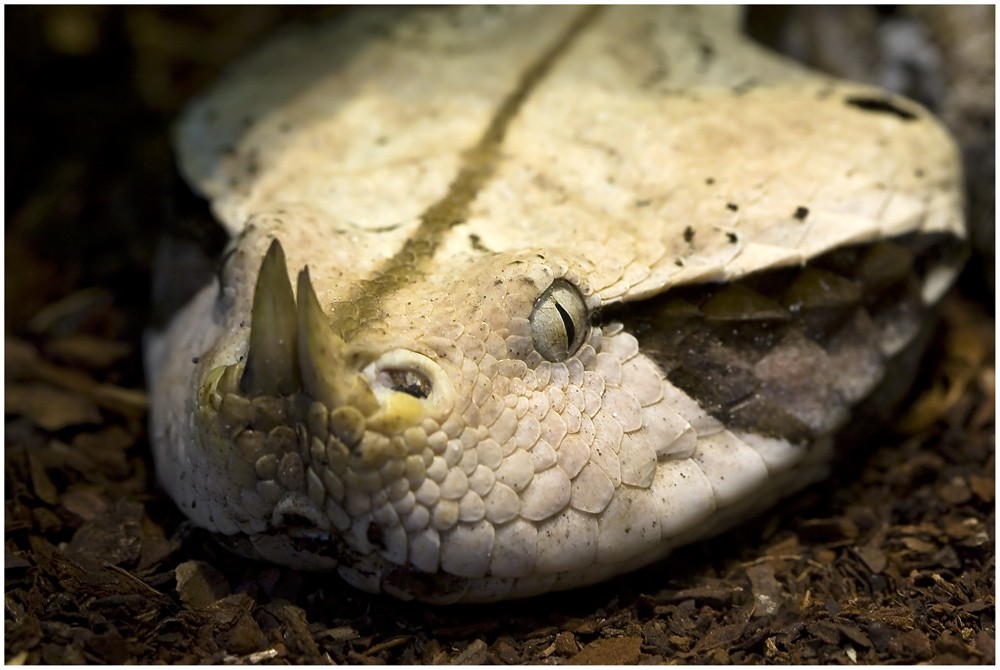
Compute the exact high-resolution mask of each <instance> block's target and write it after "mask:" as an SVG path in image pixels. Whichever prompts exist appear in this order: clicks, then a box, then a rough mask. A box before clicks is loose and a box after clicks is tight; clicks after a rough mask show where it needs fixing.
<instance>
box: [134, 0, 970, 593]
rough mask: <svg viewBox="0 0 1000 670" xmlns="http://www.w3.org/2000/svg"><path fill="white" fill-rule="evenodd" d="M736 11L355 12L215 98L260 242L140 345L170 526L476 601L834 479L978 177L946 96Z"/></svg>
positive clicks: (371, 580)
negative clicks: (169, 501) (965, 161)
mask: <svg viewBox="0 0 1000 670" xmlns="http://www.w3.org/2000/svg"><path fill="white" fill-rule="evenodd" d="M738 23H739V15H738V12H736V11H734V10H731V9H728V8H720V7H707V8H698V9H695V8H680V7H669V8H648V7H642V8H618V7H616V8H606V9H593V8H587V9H580V8H572V7H546V8H528V7H510V8H502V9H486V8H448V9H431V10H412V11H409V10H408V11H402V10H393V11H389V10H379V9H370V10H369V9H366V10H357V11H355V12H353V13H351V14H350V15H349V16H348V17H347V18H346V19H344V20H342V21H339V22H337V23H336V24H335V25H331V26H319V27H312V28H309V29H304V30H301V31H297V32H294V33H290V34H287V35H285V36H284V37H282V38H280V39H278V40H277V41H275V42H274V43H272V44H270V45H269V46H267V47H265V48H264V49H263V50H262V51H260V52H259V53H258V54H256V55H254V56H251V57H250V58H249V59H247V60H246V61H245V62H243V63H240V64H238V65H237V66H235V67H234V68H233V69H232V70H231V71H230V72H229V73H228V75H227V76H226V77H225V78H224V79H223V80H222V81H221V82H220V83H219V84H218V85H217V86H216V87H215V88H214V89H212V90H211V91H210V92H208V93H207V94H206V95H205V96H203V97H202V98H201V99H199V100H197V101H195V102H194V103H192V105H191V106H190V107H189V108H188V110H187V112H186V113H185V116H184V118H183V119H182V120H181V123H180V124H179V126H178V133H177V147H178V153H179V156H180V163H181V168H182V171H183V173H184V174H185V176H186V178H187V179H188V180H189V182H190V183H191V184H192V185H193V186H194V187H195V188H196V189H197V190H199V191H200V192H201V193H203V194H204V195H205V196H206V197H208V198H209V199H210V201H211V203H212V207H213V210H214V212H215V213H216V215H217V216H218V218H219V219H220V221H221V222H222V223H223V225H225V226H226V228H227V229H228V230H229V231H230V232H231V233H232V235H233V238H232V243H231V245H230V247H229V249H228V251H227V253H226V255H225V257H224V259H223V262H222V266H221V270H220V276H219V279H218V281H217V282H216V283H215V284H213V285H212V286H209V287H206V288H205V289H204V290H203V291H202V292H201V293H199V294H198V295H197V296H196V297H195V298H194V299H193V300H192V301H191V303H190V304H189V305H188V306H187V307H186V308H185V309H184V310H183V312H181V313H180V314H179V315H178V316H177V317H176V318H175V319H174V321H173V322H172V323H171V325H170V326H169V327H168V328H167V329H166V330H165V331H164V332H162V333H159V334H158V335H157V336H156V337H154V338H152V340H151V344H150V346H149V348H148V350H147V368H148V371H149V378H150V380H151V382H150V383H151V393H152V398H153V411H152V426H151V433H152V440H153V447H154V453H155V457H156V465H157V470H158V475H159V478H160V480H161V481H162V483H163V485H164V486H165V488H166V489H167V491H168V492H169V493H170V495H171V496H172V497H173V498H174V500H175V501H176V502H177V504H178V505H179V506H180V508H181V509H182V510H183V511H184V512H185V513H186V514H187V515H188V516H189V517H190V518H191V519H192V520H193V521H194V522H195V523H197V524H198V525H200V526H203V527H205V528H207V529H209V530H211V531H213V532H214V533H216V534H217V535H218V536H219V537H220V538H223V539H224V540H225V541H226V543H227V544H228V545H229V546H231V547H233V548H234V549H236V550H237V551H240V552H243V553H245V554H247V555H250V556H254V557H258V558H263V559H266V560H269V561H273V562H276V563H280V564H284V565H287V566H293V567H298V568H302V569H307V570H334V571H337V572H338V573H339V574H340V575H341V576H342V577H343V578H344V579H345V580H346V581H347V582H348V583H350V584H352V585H354V586H356V587H358V588H360V589H363V590H366V591H370V592H383V593H387V594H390V595H393V596H396V597H400V598H404V599H414V598H415V599H419V600H424V601H428V602H435V603H451V602H459V601H465V602H476V601H492V600H500V599H505V598H517V597H525V596H530V595H534V594H537V593H541V592H545V591H550V590H557V589H566V588H571V587H575V586H580V585H584V584H589V583H594V582H597V581H600V580H603V579H607V578H609V577H610V576H613V575H615V574H618V573H621V572H624V571H628V570H631V569H634V568H637V567H639V566H642V565H646V564H648V563H650V562H653V561H656V560H658V559H660V558H662V557H663V556H665V555H666V554H667V553H668V552H669V551H670V550H671V549H672V548H674V547H676V546H678V545H680V544H683V543H687V542H691V541H694V540H697V539H699V538H702V537H706V536H708V535H711V534H713V533H716V532H719V531H720V530H722V529H723V528H725V527H727V526H729V525H731V524H733V523H735V522H738V521H739V520H741V519H743V518H745V517H746V516H748V515H750V514H753V513H755V512H757V511H759V510H761V509H763V508H765V507H767V506H769V505H771V504H773V503H774V501H776V500H777V499H778V498H780V497H782V496H785V495H788V494H789V493H791V492H793V491H795V490H797V489H799V488H801V487H803V486H805V485H807V484H808V483H810V482H812V481H815V480H816V479H818V478H819V477H822V476H823V475H824V474H825V473H826V470H827V468H828V463H829V459H830V455H831V450H832V448H833V447H832V445H833V440H832V437H831V436H832V435H834V434H835V433H836V432H837V431H839V430H840V429H842V428H843V427H844V426H845V425H846V424H848V423H849V422H851V421H852V417H854V422H855V423H857V422H859V421H860V420H861V419H860V418H859V417H861V416H863V415H862V414H859V410H857V409H856V406H857V405H858V403H860V402H861V401H862V400H863V399H864V398H866V397H868V396H870V395H871V394H872V392H873V391H874V392H875V394H876V396H877V398H876V402H875V403H874V405H870V406H875V407H883V406H885V405H886V404H887V401H886V399H891V398H892V397H893V396H896V395H898V393H899V389H900V388H902V387H903V386H904V385H905V379H904V377H905V375H904V374H903V372H904V371H905V370H906V368H907V365H908V364H909V363H908V362H907V360H908V359H906V358H905V356H907V355H909V352H911V351H913V350H915V348H916V345H917V344H918V343H919V340H920V339H921V333H922V332H924V330H925V329H924V327H923V326H924V324H925V323H926V321H927V317H928V315H929V313H930V311H931V309H932V307H933V305H934V304H935V303H936V302H937V301H938V299H939V298H940V296H941V295H942V294H943V293H944V291H945V290H946V289H947V288H948V286H949V285H950V284H951V282H952V280H953V278H954V277H955V275H956V274H957V272H958V270H959V268H960V266H961V260H962V240H963V239H964V235H965V233H964V229H963V221H962V197H961V189H960V183H961V170H960V163H959V158H958V154H957V151H956V149H955V147H954V144H953V143H952V141H951V139H950V138H949V137H948V135H947V133H946V132H945V131H944V130H943V129H942V127H941V126H940V124H939V123H938V122H937V121H936V120H934V119H933V118H932V117H931V116H930V115H929V114H928V113H927V112H926V111H925V110H924V109H922V108H921V107H920V106H918V105H916V104H915V103H913V102H911V101H908V100H905V99H902V98H899V97H897V96H893V95H891V94H888V93H886V92H883V91H880V90H877V89H873V88H871V87H866V86H861V85H857V84H851V83H847V82H841V81H837V80H833V79H830V78H828V77H825V76H822V75H818V74H815V73H812V72H809V71H807V70H805V69H803V68H802V67H800V66H798V65H795V64H793V63H791V62H789V61H786V60H784V59H782V58H780V57H778V56H775V55H772V54H770V53H767V52H766V51H765V50H763V49H762V48H760V47H758V46H756V45H754V44H752V43H750V42H749V41H748V40H746V39H745V38H743V37H742V36H740V35H739V32H738ZM900 356H903V357H904V358H903V359H900ZM899 360H902V361H903V363H898V362H895V361H899ZM879 398H881V399H882V400H879ZM864 416H867V415H864Z"/></svg>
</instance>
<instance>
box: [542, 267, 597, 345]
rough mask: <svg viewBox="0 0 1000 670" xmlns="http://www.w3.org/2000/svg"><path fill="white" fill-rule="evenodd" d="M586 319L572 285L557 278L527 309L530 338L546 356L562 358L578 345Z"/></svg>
mask: <svg viewBox="0 0 1000 670" xmlns="http://www.w3.org/2000/svg"><path fill="white" fill-rule="evenodd" d="M589 329H590V323H589V320H588V315H587V306H586V305H584V303H583V297H582V296H581V295H580V292H579V291H578V290H577V288H576V287H575V286H573V285H572V284H570V283H569V282H568V281H565V280H563V279H557V280H555V281H554V282H552V285H551V286H549V287H548V288H547V289H545V293H543V294H542V295H541V296H539V298H538V300H536V301H535V307H534V309H532V311H531V338H532V339H533V340H534V342H535V350H536V351H537V352H538V353H540V354H541V355H542V357H543V358H545V359H546V360H549V361H552V362H553V363H558V362H560V361H564V360H566V359H567V358H569V357H570V356H572V355H573V354H575V353H576V350H577V349H579V348H580V345H581V344H583V341H584V340H585V339H586V337H587V331H588V330H589Z"/></svg>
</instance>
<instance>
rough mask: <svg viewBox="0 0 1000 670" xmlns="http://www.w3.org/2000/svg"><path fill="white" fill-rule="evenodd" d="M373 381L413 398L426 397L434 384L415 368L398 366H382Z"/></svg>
mask: <svg viewBox="0 0 1000 670" xmlns="http://www.w3.org/2000/svg"><path fill="white" fill-rule="evenodd" d="M375 383H376V384H378V385H379V386H382V387H385V388H391V389H392V390H393V391H398V392H400V393H407V394H409V395H411V396H413V397H414V398H426V397H427V396H429V395H430V394H431V392H432V391H433V390H434V385H433V384H432V383H431V380H429V379H428V378H427V377H425V376H424V375H423V374H421V373H420V372H417V371H416V370H405V369H400V368H383V369H382V370H379V374H378V377H376V379H375Z"/></svg>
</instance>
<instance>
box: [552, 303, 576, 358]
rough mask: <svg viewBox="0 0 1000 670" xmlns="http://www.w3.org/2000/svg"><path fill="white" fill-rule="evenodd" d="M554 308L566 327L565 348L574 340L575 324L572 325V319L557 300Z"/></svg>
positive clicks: (571, 344) (567, 348)
mask: <svg viewBox="0 0 1000 670" xmlns="http://www.w3.org/2000/svg"><path fill="white" fill-rule="evenodd" d="M556 310H558V312H559V316H561V317H562V320H563V327H565V328H566V350H567V351H569V348H570V347H571V346H573V342H575V341H576V326H574V325H573V319H571V318H570V316H569V312H567V311H566V310H565V309H563V306H562V305H560V304H559V303H558V302H557V303H556Z"/></svg>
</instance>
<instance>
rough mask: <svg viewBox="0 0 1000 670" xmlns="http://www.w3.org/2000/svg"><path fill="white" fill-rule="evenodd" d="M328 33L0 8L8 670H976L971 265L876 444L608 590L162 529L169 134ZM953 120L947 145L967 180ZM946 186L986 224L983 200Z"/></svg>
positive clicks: (179, 225) (208, 239)
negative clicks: (218, 80) (274, 560)
mask: <svg viewBox="0 0 1000 670" xmlns="http://www.w3.org/2000/svg"><path fill="white" fill-rule="evenodd" d="M852 11H853V10H852ZM336 12H337V10H319V9H312V8H307V9H291V10H277V9H273V8H260V7H258V8H252V9H246V8H243V9H240V8H205V9H155V8H145V7H141V8H121V7H114V8H88V7H70V8H27V7H17V8H11V9H9V10H7V11H6V16H5V18H6V30H7V34H6V38H7V39H6V47H5V49H6V57H7V70H6V72H7V86H6V92H7V96H8V97H7V100H8V103H7V107H6V113H7V133H6V140H7V149H8V152H7V170H6V184H5V187H6V196H7V197H6V212H5V213H6V217H7V227H6V231H5V279H6V283H5V286H6V293H5V307H6V313H5V347H4V361H5V369H4V384H5V388H4V404H5V458H4V474H5V477H4V485H5V496H4V505H5V507H4V511H5V516H4V519H5V545H4V575H5V586H4V604H5V617H4V632H5V645H4V659H5V661H6V662H7V663H14V664H22V663H32V664H35V663H51V664H56V663H59V664H61V663H116V664H121V663H151V662H166V663H203V662H209V663H237V662H238V663H293V662H294V663H299V662H305V663H316V664H324V663H338V664H340V663H354V664H381V663H452V664H454V663H458V664H479V663H504V664H515V663H534V664H562V663H572V664H592V663H593V664H596V663H658V662H666V663H714V664H726V663H842V664H856V663H918V662H930V663H982V664H993V663H994V662H995V611H996V610H995V603H996V601H995V588H996V586H995V579H994V575H995V553H994V547H995V525H996V524H995V502H994V496H995V490H996V487H995V481H994V478H995V456H994V443H995V415H994V408H995V367H994V365H995V364H994V342H995V335H994V318H993V313H992V304H993V300H994V297H993V296H994V288H993V278H992V256H991V255H990V254H985V255H983V254H979V255H977V256H976V258H975V261H974V263H973V265H972V266H970V269H969V270H968V272H967V273H966V275H965V276H964V277H963V280H962V281H961V282H960V287H959V289H958V290H956V291H954V292H953V293H952V294H951V295H949V297H948V298H947V300H946V303H945V304H944V306H943V310H942V312H943V319H942V325H941V328H940V329H939V333H938V335H937V336H936V337H935V341H934V344H933V346H932V350H931V352H930V355H929V357H928V360H927V362H926V365H925V367H924V369H923V371H922V373H921V382H920V385H919V387H918V390H917V391H915V393H914V395H913V397H912V398H911V400H910V403H909V410H908V411H907V412H906V413H905V414H904V415H903V416H902V417H901V418H900V420H899V422H898V424H897V425H896V426H895V430H894V431H893V432H892V433H890V434H889V435H887V436H886V437H884V438H880V439H879V440H878V441H877V443H876V444H873V445H869V446H863V447H855V448H854V449H853V450H852V451H851V452H850V454H851V455H850V456H849V457H846V458H843V459H842V462H840V463H838V464H837V466H836V468H835V471H834V475H833V476H832V477H831V478H830V479H828V480H826V481H824V482H822V483H820V484H817V485H814V486H812V487H810V488H809V489H807V490H806V491H804V492H802V493H801V494H799V495H796V496H794V497H793V498H791V499H789V500H787V501H785V502H783V503H781V504H780V505H779V506H778V507H776V508H775V509H773V510H771V511H770V512H768V513H766V514H764V515H763V516H761V517H759V518H758V519H756V520H754V521H752V522H749V523H747V524H744V525H743V526H741V527H740V528H738V529H736V530H734V531H732V532H730V533H727V534H726V535H724V536H722V537H720V538H717V539H715V540H712V541H709V542H704V543H701V544H697V545H694V546H691V547H687V548H684V549H682V550H679V551H677V552H675V554H674V555H673V556H671V557H669V558H668V559H667V560H665V561H663V562H661V563H658V564H656V565H653V566H650V567H648V568H646V569H644V570H641V571H639V572H637V573H634V574H631V575H626V576H623V577H621V578H618V579H615V580H613V581H611V582H608V583H606V584H601V585H598V586H595V587H591V588H588V589H581V590H577V591H572V592H567V593H558V594H552V595H548V596H543V597H539V598H535V599H532V600H528V601H522V602H513V603H502V604H497V605H488V606H464V607H450V608H439V607H429V606H422V605H413V604H405V603H399V602H396V601H392V600H389V599H385V598H380V597H372V596H367V595H365V594H361V593H358V592H356V591H354V590H352V589H351V588H349V587H347V586H346V585H345V584H343V583H342V582H341V581H340V580H339V579H338V578H337V577H335V576H322V575H309V574H302V573H298V572H294V571H290V570H287V569H282V568H276V567H273V566H267V565H261V564H256V563H253V562H250V561H246V560H243V559H240V558H236V557H234V556H232V555H230V554H227V553H226V552H225V551H224V550H222V549H220V548H219V547H217V546H216V545H215V544H214V543H213V542H212V541H211V539H210V538H209V536H208V535H207V534H206V533H205V532H203V531H201V530H199V529H197V528H195V527H193V526H192V525H191V524H190V523H188V522H187V521H186V520H185V518H184V517H183V515H181V514H180V513H179V512H178V510H177V509H176V508H175V507H174V506H173V504H172V503H171V502H170V500H169V499H168V498H167V497H166V495H165V494H164V493H163V491H162V490H161V489H159V488H158V486H157V484H156V481H155V477H154V473H153V471H152V458H151V454H150V450H149V445H148V441H147V434H146V424H145V422H146V411H147V406H148V398H147V396H146V394H145V391H144V381H143V374H142V363H141V337H142V331H143V328H144V327H145V325H146V324H147V323H148V322H149V321H150V320H156V319H158V318H160V316H161V315H160V314H158V313H156V311H155V310H153V309H151V307H150V301H149V297H148V296H149V295H150V291H151V285H150V279H149V277H150V269H151V266H152V263H153V258H154V253H155V248H156V242H157V240H158V239H159V238H160V237H161V235H163V234H165V233H169V234H170V235H172V236H174V237H181V238H186V239H188V240H193V241H194V242H196V243H197V244H198V245H200V246H201V247H202V248H205V249H207V250H209V251H217V250H218V249H219V247H220V245H221V244H222V242H223V240H222V239H221V236H220V234H219V233H218V230H217V229H215V228H213V225H212V223H211V218H210V216H209V215H208V213H207V209H206V207H205V205H204V203H202V202H201V201H199V200H197V199H196V198H194V197H193V196H191V195H190V193H188V191H187V189H186V187H185V186H183V184H182V183H181V182H180V180H179V177H178V176H177V174H176V172H175V170H174V168H173V167H172V165H173V164H172V157H171V154H170V149H169V144H168V139H167V138H168V135H167V130H168V126H169V122H170V120H171V119H172V118H173V117H174V116H175V115H176V113H177V110H178V109H179V106H180V105H181V104H182V102H183V101H184V100H186V99H187V98H189V97H190V96H191V95H192V94H193V93H194V92H196V91H197V90H198V89H200V88H201V87H203V86H205V85H207V84H208V83H209V82H210V81H211V80H212V79H214V78H215V77H216V76H217V74H218V72H219V71H220V69H221V68H222V66H223V65H224V64H225V63H226V62H228V61H229V60H230V59H232V58H234V57H237V56H238V55H239V54H240V53H242V52H244V51H245V50H247V49H248V48H249V47H250V46H251V45H252V44H253V43H254V42H256V41H258V40H259V39H261V37H262V36H263V35H265V34H266V33H267V32H269V31H270V30H271V29H272V28H273V27H274V26H276V25H279V24H281V23H285V22H288V21H303V20H304V21H313V20H319V19H321V18H324V17H326V16H327V15H330V16H334V17H335V15H336ZM872 16H875V19H878V20H879V21H883V22H884V20H886V16H881V15H879V16H876V15H875V14H874V13H873V14H872ZM893 16H895V15H892V16H889V18H892V17H893ZM902 16H904V17H905V16H908V15H905V14H904V15H902ZM793 18H794V17H793ZM875 19H873V21H874V20H875ZM810 20H812V19H810ZM824 20H828V19H824ZM829 20H837V19H829ZM989 23H990V26H989V27H990V29H991V28H992V19H990V22H989ZM865 34H868V33H865ZM990 35H992V32H990ZM991 39H992V38H991ZM943 48H944V47H943ZM945 53H946V55H947V54H948V53H951V52H949V51H947V49H946V48H945ZM963 53H964V54H965V56H963V57H966V58H967V57H968V53H969V50H968V49H966V51H964V52H963ZM990 68H992V64H990ZM965 70H966V71H968V70H969V68H968V67H966V68H965ZM990 71H991V72H992V69H990ZM991 76H992V75H991ZM952 90H954V85H953V86H952ZM989 97H990V99H992V93H991V94H990V96H989ZM977 104H978V103H977ZM949 109H951V108H949ZM968 109H969V108H968V105H967V106H966V107H962V108H960V109H959V110H958V111H957V112H956V111H955V109H951V113H952V117H953V118H959V121H957V122H955V123H963V122H967V121H968V118H969V114H966V116H962V112H963V110H965V111H966V112H967V111H968ZM977 109H978V110H979V112H977V113H979V114H980V116H975V114H972V116H973V117H974V118H973V121H972V122H970V123H972V126H970V127H966V128H965V129H964V134H962V132H963V130H962V128H958V130H957V131H956V132H959V134H960V136H961V137H963V138H966V139H967V141H965V140H963V146H964V148H965V149H966V157H967V161H972V166H973V167H976V168H977V170H980V171H979V172H977V173H976V174H975V175H974V176H975V177H976V179H978V180H979V182H982V183H985V184H992V178H990V179H988V180H984V179H983V178H982V174H981V170H987V171H988V170H991V169H992V167H991V164H986V163H983V161H987V163H988V159H989V158H990V157H992V155H993V148H992V147H993V145H992V128H993V126H992V123H993V121H992V108H989V109H987V110H986V111H985V112H983V111H982V110H981V109H980V108H975V109H974V110H973V111H975V110H977ZM983 115H985V116H986V117H988V118H986V119H985V121H984V120H983ZM962 119H965V121H962ZM975 123H985V124H986V125H984V126H983V127H982V128H980V127H978V126H975ZM970 128H971V129H970ZM983 128H986V130H987V131H989V132H988V133H987V134H988V142H989V143H990V144H989V146H988V149H987V148H984V146H983V141H984V140H983V139H982V133H983V132H984V131H983ZM977 133H978V134H977ZM968 138H971V139H968ZM977 152H978V153H977ZM970 155H971V156H972V157H971V158H970ZM976 161H978V162H976ZM971 188H972V189H973V191H972V203H973V213H972V216H973V218H974V219H975V221H974V223H976V222H978V223H977V224H976V225H979V226H980V227H981V228H982V229H983V230H987V231H992V226H993V220H992V217H993V193H992V190H987V191H985V192H984V190H983V188H984V187H983V186H982V184H980V186H978V187H977V186H975V185H974V184H973V185H972V186H971ZM984 217H985V218H986V219H987V220H985V222H984V221H983V219H984ZM986 246H987V248H988V249H989V250H990V251H992V242H990V243H989V244H987V245H986Z"/></svg>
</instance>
